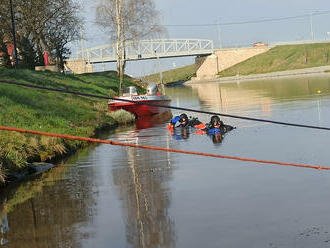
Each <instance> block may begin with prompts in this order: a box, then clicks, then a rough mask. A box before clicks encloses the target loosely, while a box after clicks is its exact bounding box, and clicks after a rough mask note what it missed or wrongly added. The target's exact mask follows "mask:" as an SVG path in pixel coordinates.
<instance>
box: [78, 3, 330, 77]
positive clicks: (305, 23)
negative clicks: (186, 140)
mask: <svg viewBox="0 0 330 248" xmlns="http://www.w3.org/2000/svg"><path fill="white" fill-rule="evenodd" d="M154 1H155V4H156V8H157V10H159V13H160V21H161V24H163V25H165V27H166V28H167V35H166V38H201V39H212V40H214V44H215V46H216V47H219V46H222V47H236V46H249V45H251V44H253V43H254V42H257V41H262V42H265V43H272V42H280V41H293V40H309V39H311V37H312V36H313V35H314V39H318V40H324V39H327V38H328V39H330V33H329V32H330V0H230V1H229V0H154ZM83 2H85V6H84V9H85V13H84V16H85V18H86V28H85V37H86V39H87V41H86V47H93V46H96V45H104V44H106V43H107V42H109V40H108V38H107V35H106V34H104V33H102V31H101V30H100V29H99V27H97V26H95V24H94V23H93V22H94V20H95V6H96V4H97V0H95V1H91V0H84V1H83ZM271 20H272V21H271ZM217 23H218V24H219V25H218V26H217V25H215V24H217ZM311 24H312V25H311ZM311 26H312V30H311ZM76 47H79V44H78V43H77V44H76ZM161 61H162V63H161V64H162V70H167V69H171V68H174V67H181V66H184V65H187V64H192V63H193V62H194V58H193V57H192V58H181V59H180V58H176V59H166V60H161ZM156 64H157V61H153V60H150V61H144V62H129V63H128V65H127V72H128V73H129V74H131V75H133V76H141V75H143V74H150V73H155V72H157V70H158V66H155V65H156ZM112 68H115V67H114V65H110V64H107V65H105V69H107V70H108V69H112ZM98 69H100V67H99V68H98Z"/></svg>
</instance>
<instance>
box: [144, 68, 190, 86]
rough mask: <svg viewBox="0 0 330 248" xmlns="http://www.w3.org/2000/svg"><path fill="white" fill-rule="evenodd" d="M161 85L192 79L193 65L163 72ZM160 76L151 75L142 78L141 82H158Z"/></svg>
mask: <svg viewBox="0 0 330 248" xmlns="http://www.w3.org/2000/svg"><path fill="white" fill-rule="evenodd" d="M162 74H163V83H164V84H167V83H171V82H178V81H187V80H189V79H190V78H191V77H194V76H195V74H196V66H195V64H193V65H187V66H184V67H181V68H177V69H173V70H169V71H164V72H163V73H162ZM159 78H160V76H159V73H155V74H151V75H148V76H146V77H144V78H143V80H145V81H147V82H156V83H159V82H160V79H159Z"/></svg>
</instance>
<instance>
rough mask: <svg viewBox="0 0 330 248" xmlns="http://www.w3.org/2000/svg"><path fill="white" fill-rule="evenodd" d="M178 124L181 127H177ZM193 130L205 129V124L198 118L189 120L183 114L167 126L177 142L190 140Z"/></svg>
mask: <svg viewBox="0 0 330 248" xmlns="http://www.w3.org/2000/svg"><path fill="white" fill-rule="evenodd" d="M177 123H179V125H177V126H176V124H177ZM191 128H198V129H200V128H205V124H204V123H202V122H201V121H199V120H198V119H197V118H190V119H189V118H188V116H187V115H186V114H185V113H183V114H181V115H179V116H175V117H174V118H173V119H172V120H171V121H170V123H169V124H168V126H167V129H168V130H169V131H170V133H171V135H172V136H174V138H175V139H176V140H181V139H188V138H189V135H190V132H191Z"/></svg>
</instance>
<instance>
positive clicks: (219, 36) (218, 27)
mask: <svg viewBox="0 0 330 248" xmlns="http://www.w3.org/2000/svg"><path fill="white" fill-rule="evenodd" d="M216 23H217V35H218V40H219V49H221V48H222V44H221V43H222V42H221V29H220V22H218V21H217V22H216Z"/></svg>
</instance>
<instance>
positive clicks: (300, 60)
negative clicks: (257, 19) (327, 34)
mask: <svg viewBox="0 0 330 248" xmlns="http://www.w3.org/2000/svg"><path fill="white" fill-rule="evenodd" d="M324 65H330V43H320V44H305V45H287V46H277V47H274V48H272V49H270V50H269V51H268V52H266V53H263V54H260V55H257V56H255V57H252V58H250V59H248V60H245V61H243V62H241V63H239V64H237V65H235V66H232V67H230V68H228V69H226V70H224V71H222V72H220V73H219V75H220V76H221V77H225V76H234V75H237V74H239V75H250V74H259V73H268V72H276V71H286V70H295V69H303V68H309V67H317V66H324Z"/></svg>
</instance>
